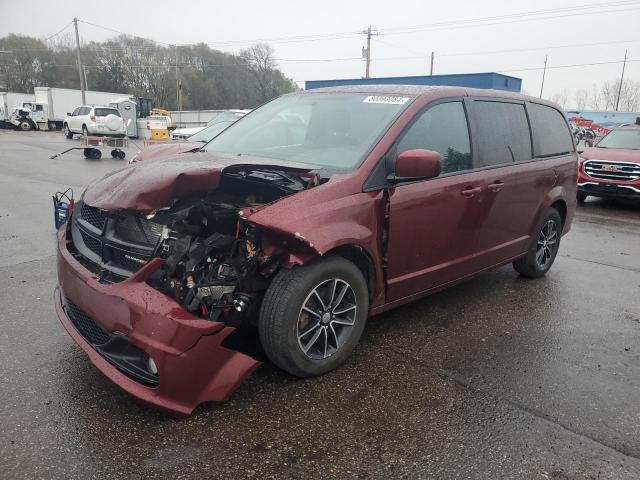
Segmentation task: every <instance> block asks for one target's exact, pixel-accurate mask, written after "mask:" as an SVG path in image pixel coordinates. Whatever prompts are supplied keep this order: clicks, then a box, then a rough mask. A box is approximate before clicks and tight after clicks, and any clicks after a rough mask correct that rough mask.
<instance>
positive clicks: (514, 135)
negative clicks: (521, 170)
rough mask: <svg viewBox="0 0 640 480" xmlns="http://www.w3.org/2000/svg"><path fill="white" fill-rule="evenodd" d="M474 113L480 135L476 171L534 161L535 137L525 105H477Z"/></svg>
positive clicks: (477, 103)
mask: <svg viewBox="0 0 640 480" xmlns="http://www.w3.org/2000/svg"><path fill="white" fill-rule="evenodd" d="M474 112H475V115H474V119H475V127H476V130H477V132H478V158H477V160H476V167H480V168H481V167H490V166H494V165H504V164H510V163H513V162H521V161H524V160H531V158H532V156H533V155H532V154H531V136H530V134H529V122H528V121H527V114H526V113H525V110H524V105H522V104H518V103H506V102H485V101H475V102H474Z"/></svg>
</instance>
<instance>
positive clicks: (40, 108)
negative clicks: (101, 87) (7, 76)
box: [9, 87, 127, 130]
mask: <svg viewBox="0 0 640 480" xmlns="http://www.w3.org/2000/svg"><path fill="white" fill-rule="evenodd" d="M126 96H127V94H126V93H112V92H95V91H92V90H86V91H85V98H86V101H87V102H86V105H109V104H110V103H111V102H112V101H113V100H114V99H117V98H122V97H126ZM80 106H82V92H81V91H80V90H72V89H69V88H52V87H36V88H34V99H30V100H24V101H22V102H20V103H19V105H17V106H14V107H13V108H12V112H11V115H10V117H11V118H10V120H9V122H10V123H11V124H13V125H14V126H15V127H17V128H19V129H21V130H60V129H62V125H63V122H64V119H65V118H66V117H67V116H68V115H69V114H70V113H71V112H73V111H74V110H75V109H76V108H77V107H80Z"/></svg>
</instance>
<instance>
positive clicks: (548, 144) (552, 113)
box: [527, 103, 573, 157]
mask: <svg viewBox="0 0 640 480" xmlns="http://www.w3.org/2000/svg"><path fill="white" fill-rule="evenodd" d="M527 109H528V111H529V118H530V119H531V131H532V133H533V151H534V152H535V156H536V157H553V156H556V155H565V154H567V153H570V152H573V139H572V138H571V133H570V132H569V127H568V126H567V121H566V120H565V118H564V115H562V114H561V113H560V112H559V111H558V110H556V109H555V108H551V107H548V106H547V105H540V104H537V103H530V104H529V105H528V106H527Z"/></svg>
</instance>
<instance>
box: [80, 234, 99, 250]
mask: <svg viewBox="0 0 640 480" xmlns="http://www.w3.org/2000/svg"><path fill="white" fill-rule="evenodd" d="M80 233H81V234H82V241H83V242H84V244H85V246H86V247H87V248H88V249H89V250H91V251H92V252H93V253H95V254H96V255H100V256H102V243H101V242H100V240H98V239H97V238H94V237H92V236H91V235H89V234H88V233H87V232H85V231H84V230H80Z"/></svg>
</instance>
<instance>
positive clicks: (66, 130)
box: [64, 123, 73, 140]
mask: <svg viewBox="0 0 640 480" xmlns="http://www.w3.org/2000/svg"><path fill="white" fill-rule="evenodd" d="M64 136H65V137H67V138H68V139H69V140H71V139H72V138H73V132H72V131H71V130H69V125H67V124H66V123H65V124H64Z"/></svg>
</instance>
